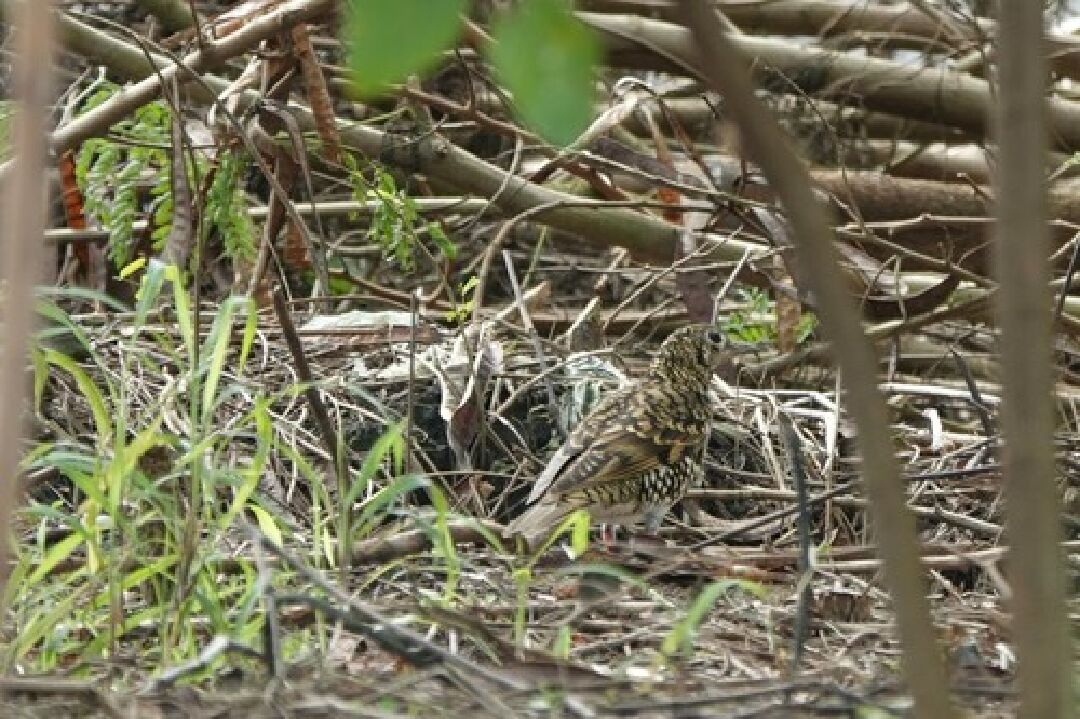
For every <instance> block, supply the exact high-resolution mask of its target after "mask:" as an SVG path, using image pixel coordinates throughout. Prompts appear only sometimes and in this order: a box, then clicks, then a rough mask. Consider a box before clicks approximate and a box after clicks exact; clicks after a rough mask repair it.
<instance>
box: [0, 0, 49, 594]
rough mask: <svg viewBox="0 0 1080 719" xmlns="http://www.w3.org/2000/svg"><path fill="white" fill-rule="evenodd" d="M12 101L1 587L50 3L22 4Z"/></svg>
mask: <svg viewBox="0 0 1080 719" xmlns="http://www.w3.org/2000/svg"><path fill="white" fill-rule="evenodd" d="M15 27H16V38H15V49H16V58H15V78H14V88H15V93H14V97H15V99H16V100H17V101H18V102H19V112H18V116H17V117H16V119H15V131H14V133H13V135H12V147H15V148H18V154H17V155H16V156H15V158H14V171H13V179H14V182H11V183H9V184H8V185H7V186H6V188H5V189H6V192H7V195H6V197H4V198H2V199H3V204H2V205H0V208H2V210H3V211H2V213H0V217H3V218H4V221H3V222H2V223H0V276H2V278H3V282H4V284H3V296H4V301H3V337H2V341H0V397H2V399H0V402H2V403H3V407H4V411H3V412H0V585H2V584H3V582H4V580H6V578H7V574H8V566H9V565H8V556H9V555H10V547H9V546H8V542H9V541H10V538H11V535H10V532H9V529H8V528H9V526H10V522H11V516H12V512H13V510H14V505H15V503H16V501H17V499H18V476H19V472H18V466H19V460H20V456H21V449H22V447H21V443H22V439H23V431H24V429H25V427H24V423H23V420H24V418H25V413H24V411H23V408H24V407H25V403H26V348H27V343H28V342H29V339H30V334H31V332H32V331H33V321H34V298H33V291H34V287H33V285H34V281H35V280H36V279H37V278H38V277H40V276H41V267H40V264H41V251H40V250H41V245H42V243H43V242H44V239H43V238H44V233H45V197H46V190H45V180H44V178H45V160H46V156H47V147H46V143H47V141H48V133H47V132H45V131H44V130H43V128H46V127H49V126H50V124H51V123H50V119H49V106H50V104H51V100H52V61H53V51H52V50H53V9H52V3H51V2H46V1H45V0H39V2H24V3H22V4H20V5H19V9H18V15H17V20H16V23H15Z"/></svg>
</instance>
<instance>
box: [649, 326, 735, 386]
mask: <svg viewBox="0 0 1080 719" xmlns="http://www.w3.org/2000/svg"><path fill="white" fill-rule="evenodd" d="M727 348H728V341H727V338H726V337H725V336H724V333H723V332H722V331H721V330H720V328H718V327H716V326H714V325H689V326H687V327H681V328H679V329H677V330H675V331H674V332H672V333H671V335H670V336H669V337H668V338H667V339H666V340H664V344H662V345H660V354H659V355H658V356H657V357H656V359H655V360H654V361H653V370H654V371H657V372H662V373H664V374H668V375H671V376H672V377H674V378H682V377H685V378H686V379H691V378H694V377H699V378H706V379H707V378H708V377H709V376H710V375H711V374H712V371H713V370H714V369H716V367H717V366H719V364H720V363H721V362H722V361H723V358H724V350H725V349H727Z"/></svg>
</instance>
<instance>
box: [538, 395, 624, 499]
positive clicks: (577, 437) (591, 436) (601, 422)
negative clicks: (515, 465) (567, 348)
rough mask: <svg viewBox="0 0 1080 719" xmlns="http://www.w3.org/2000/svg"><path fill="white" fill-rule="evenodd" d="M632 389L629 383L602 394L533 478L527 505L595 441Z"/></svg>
mask: <svg viewBox="0 0 1080 719" xmlns="http://www.w3.org/2000/svg"><path fill="white" fill-rule="evenodd" d="M632 391H633V386H632V385H631V386H627V387H624V388H622V389H619V390H616V391H615V392H611V393H610V394H607V395H605V396H604V398H603V399H601V400H600V402H599V403H598V404H597V405H596V407H595V408H594V409H593V411H592V412H590V413H589V415H588V417H586V418H585V419H583V420H582V421H581V422H580V423H579V424H578V426H577V427H575V428H574V430H573V431H572V432H571V433H570V436H569V437H567V438H566V441H565V442H564V443H563V445H562V446H561V447H559V449H558V450H557V451H556V452H555V454H553V455H551V459H549V460H548V463H547V466H545V467H544V471H543V472H541V473H540V476H539V477H537V478H536V482H534V483H533V488H532V490H531V491H530V492H529V498H528V499H527V500H526V501H527V503H528V504H533V503H534V502H536V501H537V500H538V499H540V498H541V497H542V496H544V493H545V492H546V491H547V489H548V487H550V486H551V483H552V482H553V481H555V478H556V477H558V476H559V473H560V472H562V470H563V468H564V467H565V466H566V465H567V463H569V462H570V461H571V460H573V459H574V458H575V457H577V456H578V455H580V454H581V453H582V452H583V451H585V450H586V449H587V448H588V447H589V446H590V445H592V444H593V442H595V441H596V438H597V434H598V432H599V431H602V429H603V428H604V427H609V426H611V424H612V423H613V422H616V421H617V417H618V413H619V408H620V407H621V406H623V405H625V403H626V400H627V398H628V397H629V396H630V393H631V392H632Z"/></svg>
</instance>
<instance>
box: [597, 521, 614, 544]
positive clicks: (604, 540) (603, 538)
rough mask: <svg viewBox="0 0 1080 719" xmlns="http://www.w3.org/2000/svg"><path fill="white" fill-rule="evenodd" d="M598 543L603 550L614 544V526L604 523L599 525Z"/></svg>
mask: <svg viewBox="0 0 1080 719" xmlns="http://www.w3.org/2000/svg"><path fill="white" fill-rule="evenodd" d="M600 543H601V544H603V545H604V548H605V549H611V548H612V546H613V545H614V544H615V525H613V524H607V523H606V522H605V523H604V524H601V525H600Z"/></svg>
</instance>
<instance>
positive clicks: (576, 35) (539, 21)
mask: <svg viewBox="0 0 1080 719" xmlns="http://www.w3.org/2000/svg"><path fill="white" fill-rule="evenodd" d="M492 35H493V36H494V38H495V40H496V44H495V47H494V48H493V49H492V51H491V59H492V62H493V63H494V65H495V70H496V71H497V73H498V75H499V77H500V78H501V80H502V82H503V83H505V84H506V86H507V87H508V88H509V89H510V91H511V92H512V93H513V96H514V103H515V104H516V105H517V108H518V110H519V112H520V113H521V116H522V119H523V120H524V121H525V122H526V123H527V124H528V125H529V126H530V127H532V128H533V129H534V130H536V131H537V132H538V133H539V134H540V135H542V136H543V137H545V138H546V139H547V140H549V141H551V142H552V143H555V144H557V145H564V146H565V145H569V144H570V143H572V142H573V141H574V140H575V139H576V138H577V137H578V136H579V135H580V134H581V132H582V131H583V130H584V129H585V128H586V127H588V125H589V122H590V121H591V120H592V116H593V95H594V92H595V81H594V76H593V66H594V65H596V63H597V61H598V60H599V59H600V45H599V43H598V42H597V39H596V37H595V36H594V35H593V33H592V31H590V30H589V28H587V27H586V26H585V25H583V24H582V23H581V22H580V21H579V20H578V19H577V18H575V17H574V16H573V15H572V14H571V13H570V7H569V4H568V3H567V2H565V0H529V2H526V3H522V4H521V5H520V6H519V7H518V9H517V10H516V11H515V12H513V13H510V14H509V15H506V16H504V17H503V18H501V19H500V21H499V22H497V23H496V24H495V26H494V27H493V28H492Z"/></svg>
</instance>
